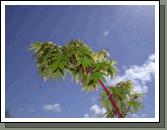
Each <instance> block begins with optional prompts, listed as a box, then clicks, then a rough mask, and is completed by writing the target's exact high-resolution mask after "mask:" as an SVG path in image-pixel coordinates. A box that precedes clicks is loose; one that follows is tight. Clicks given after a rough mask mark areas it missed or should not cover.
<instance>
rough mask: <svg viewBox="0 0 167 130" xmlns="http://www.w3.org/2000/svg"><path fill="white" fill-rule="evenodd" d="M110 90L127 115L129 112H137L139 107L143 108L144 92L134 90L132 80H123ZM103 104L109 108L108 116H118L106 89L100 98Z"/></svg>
mask: <svg viewBox="0 0 167 130" xmlns="http://www.w3.org/2000/svg"><path fill="white" fill-rule="evenodd" d="M109 90H110V92H111V93H112V94H113V97H114V99H115V101H116V102H117V105H118V107H119V108H120V111H121V113H122V114H123V116H124V117H125V116H126V115H127V114H128V113H136V112H138V110H139V108H143V105H142V103H141V99H142V94H140V93H136V92H134V91H133V87H132V82H131V81H130V80H128V81H121V82H119V83H117V84H116V85H115V86H110V87H109ZM100 101H101V104H102V106H103V107H105V108H106V109H107V112H106V117H116V116H117V115H116V113H114V112H115V110H114V108H113V107H112V105H111V102H110V100H109V98H108V95H107V94H106V92H105V91H103V92H102V94H101V98H100Z"/></svg>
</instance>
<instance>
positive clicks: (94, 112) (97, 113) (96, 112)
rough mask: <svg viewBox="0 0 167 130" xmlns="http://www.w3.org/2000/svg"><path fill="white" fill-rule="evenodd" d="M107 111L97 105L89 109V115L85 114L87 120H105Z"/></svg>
mask: <svg viewBox="0 0 167 130" xmlns="http://www.w3.org/2000/svg"><path fill="white" fill-rule="evenodd" d="M105 113H106V109H105V108H100V107H99V106H98V105H97V104H94V105H93V106H91V108H90V109H89V114H84V117H85V118H105V115H104V114H105Z"/></svg>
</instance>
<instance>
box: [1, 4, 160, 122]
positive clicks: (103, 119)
mask: <svg viewBox="0 0 167 130" xmlns="http://www.w3.org/2000/svg"><path fill="white" fill-rule="evenodd" d="M105 2H106V1H105ZM132 2H133V1H132ZM154 2H155V1H154ZM159 4H160V3H159ZM12 5H14V3H13V2H12ZM19 5H22V2H19ZM124 5H125V4H124ZM128 5H129V4H128ZM1 14H2V7H1ZM1 16H3V15H1ZM1 27H2V22H1ZM1 34H2V30H1ZM1 40H2V39H1ZM159 40H160V39H159ZM1 43H3V42H1ZM156 48H157V47H156ZM158 48H159V46H158ZM158 50H159V49H158ZM155 51H156V50H155ZM1 52H2V51H1ZM159 54H160V51H159ZM159 57H160V55H159ZM2 59H3V58H2ZM2 59H1V61H2ZM2 63H3V62H2ZM160 64H161V63H160ZM4 67H5V66H4ZM158 68H159V69H160V67H159V66H158ZM3 69H4V68H3ZM3 69H2V66H1V70H3ZM4 70H5V69H4ZM159 72H160V73H161V69H160V70H159ZM4 74H5V73H4ZM157 75H159V73H158V74H157ZM3 76H4V75H3ZM3 76H2V73H1V77H3ZM161 79H162V78H160V80H161ZM160 83H161V82H159V87H160ZM159 89H160V88H159ZM2 95H3V94H2V91H1V96H2ZM159 96H160V92H159ZM159 99H161V97H160V98H159ZM1 100H2V97H1ZM158 103H159V102H158ZM158 106H159V109H161V108H160V105H159V104H158ZM2 114H3V113H2V110H1V117H2ZM160 115H161V112H160ZM158 116H159V114H158ZM13 119H15V118H13ZM20 119H21V120H23V118H20ZM25 119H27V118H25ZM29 119H32V118H29ZM35 119H36V120H37V119H39V118H35ZM40 119H41V118H40ZM45 119H47V120H48V118H45ZM52 119H53V118H52ZM58 119H59V120H60V118H58ZM72 119H73V118H72ZM76 119H78V118H76ZM79 119H80V118H79ZM92 119H93V120H97V119H98V118H91V120H92ZM102 119H103V118H100V120H99V121H98V122H100V123H102V122H103V121H101V120H102ZM128 119H129V118H128ZM132 119H133V120H134V119H135V118H132ZM137 119H139V120H138V121H139V122H140V121H141V120H143V118H137ZM144 119H145V118H144ZM1 120H2V119H1ZM86 120H88V119H87V118H86ZM103 120H104V119H103ZM110 120H111V119H110ZM117 120H118V119H117ZM128 122H130V123H132V122H131V121H128ZM128 122H124V123H128ZM156 122H157V123H160V120H159V121H156ZM14 123H16V122H14ZM20 123H21V122H20ZM31 123H33V122H31ZM53 123H55V122H53ZM59 123H60V124H61V123H67V122H59ZM68 123H70V124H72V123H74V122H68ZM68 123H67V124H68ZM75 123H81V122H75ZM82 123H97V122H82ZM103 123H107V122H103ZM109 123H110V124H111V123H121V121H119V122H115V121H114V122H111V121H110V122H109ZM140 123H145V122H140ZM147 123H151V122H147ZM10 124H11V123H10ZM23 124H24V123H23Z"/></svg>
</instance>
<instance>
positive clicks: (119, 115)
mask: <svg viewBox="0 0 167 130" xmlns="http://www.w3.org/2000/svg"><path fill="white" fill-rule="evenodd" d="M98 81H99V83H100V84H101V86H102V87H103V89H104V90H105V92H106V94H107V95H108V97H109V99H110V102H111V104H112V106H113V107H114V108H115V111H116V114H118V117H120V118H123V115H122V114H121V112H120V109H119V107H118V106H117V103H116V101H115V100H114V98H113V95H112V94H111V93H110V91H109V89H108V88H107V87H106V86H105V84H104V83H103V82H102V81H101V80H100V79H99V80H98Z"/></svg>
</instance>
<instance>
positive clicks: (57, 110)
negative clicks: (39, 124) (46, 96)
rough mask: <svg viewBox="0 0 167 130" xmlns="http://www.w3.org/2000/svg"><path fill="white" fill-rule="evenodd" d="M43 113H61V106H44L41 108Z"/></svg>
mask: <svg viewBox="0 0 167 130" xmlns="http://www.w3.org/2000/svg"><path fill="white" fill-rule="evenodd" d="M43 108H44V110H45V111H54V112H60V111H61V106H60V104H57V103H56V104H52V105H44V106H43Z"/></svg>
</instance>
